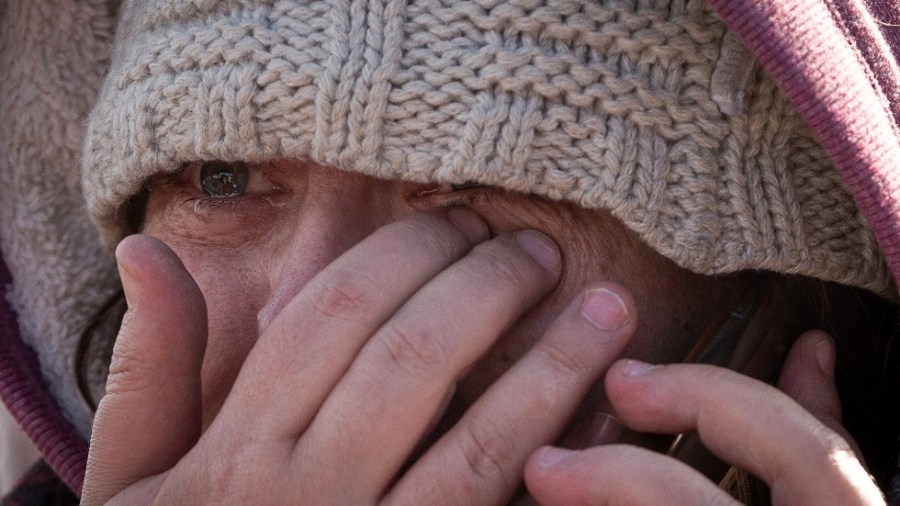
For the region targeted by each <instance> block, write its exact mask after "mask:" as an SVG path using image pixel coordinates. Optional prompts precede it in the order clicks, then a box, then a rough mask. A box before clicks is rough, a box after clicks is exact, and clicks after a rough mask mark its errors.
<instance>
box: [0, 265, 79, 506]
mask: <svg viewBox="0 0 900 506" xmlns="http://www.w3.org/2000/svg"><path fill="white" fill-rule="evenodd" d="M11 282H12V277H11V276H10V273H9V268H8V267H7V265H6V262H5V261H4V260H3V257H2V256H0V287H3V288H4V292H5V288H6V287H8V286H9V285H10V283H11ZM0 399H2V401H3V404H5V405H6V407H7V409H9V412H10V413H11V414H12V415H13V417H14V418H15V419H16V421H17V422H18V423H19V425H20V426H21V427H22V430H24V431H25V434H27V435H28V437H29V438H30V439H31V440H32V441H33V442H34V444H35V445H36V446H37V448H38V450H39V451H40V453H41V455H43V457H44V459H45V460H46V461H47V463H48V464H49V465H50V467H52V468H53V470H54V471H55V472H56V474H58V475H59V477H60V478H62V480H63V481H64V482H65V483H66V485H68V486H69V488H71V489H72V490H73V491H74V492H75V494H76V495H81V485H82V483H83V482H84V472H85V466H86V464H87V452H88V445H87V443H86V442H85V441H84V440H83V439H81V438H80V437H79V436H78V435H77V433H76V431H75V429H74V428H73V427H72V425H71V424H70V423H69V422H68V421H67V420H66V419H65V418H63V416H62V414H61V412H60V409H59V407H58V405H57V404H56V401H55V400H54V399H53V397H52V396H51V395H50V392H49V391H48V390H47V387H46V385H45V384H44V381H43V379H42V378H41V375H40V367H39V365H38V360H37V356H36V355H35V353H34V351H33V350H31V348H29V347H28V346H26V345H25V343H24V342H23V341H22V339H21V338H20V335H19V325H18V321H17V318H16V313H15V311H14V310H13V309H12V306H11V305H10V304H9V302H8V301H7V300H6V298H5V297H4V298H3V300H2V301H0Z"/></svg>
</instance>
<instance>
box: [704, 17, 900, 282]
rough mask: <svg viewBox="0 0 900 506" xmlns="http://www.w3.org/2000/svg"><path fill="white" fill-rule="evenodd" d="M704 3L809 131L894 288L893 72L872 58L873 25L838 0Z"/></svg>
mask: <svg viewBox="0 0 900 506" xmlns="http://www.w3.org/2000/svg"><path fill="white" fill-rule="evenodd" d="M710 3H711V4H712V6H713V8H715V9H716V10H717V11H718V13H719V15H720V16H721V17H722V18H723V19H724V20H725V21H726V22H727V23H728V24H729V25H730V26H731V28H732V29H734V30H735V31H736V32H737V33H738V34H739V35H740V36H741V38H742V39H743V40H744V43H745V44H746V45H747V47H748V49H749V50H750V51H751V52H752V53H753V54H754V55H755V56H756V58H757V59H758V60H759V61H760V63H761V64H762V65H763V67H764V68H765V69H766V70H767V71H768V72H769V73H770V74H771V75H772V77H773V78H774V79H775V80H776V81H777V82H778V84H779V85H780V86H781V88H782V89H783V90H784V92H785V93H786V94H787V95H788V97H790V99H791V100H792V101H793V102H794V104H795V105H796V107H797V108H798V110H799V111H800V113H801V114H802V115H803V117H804V118H805V119H806V121H807V123H809V124H810V126H811V127H812V128H813V130H814V131H815V132H816V134H817V135H818V138H819V141H820V142H821V143H822V145H823V146H824V147H825V149H826V150H827V151H828V153H829V154H830V155H831V157H832V159H833V160H834V162H835V164H836V166H837V169H838V170H839V171H840V173H841V175H842V176H843V177H844V181H845V183H846V185H847V187H848V189H849V190H850V192H851V193H852V194H853V196H854V197H855V198H856V200H857V202H858V203H859V206H860V209H861V210H862V212H863V213H864V214H865V215H866V217H867V218H868V219H869V223H870V224H871V225H872V228H873V229H874V231H875V237H876V239H877V240H878V243H879V245H880V246H881V248H882V250H883V251H884V253H885V256H886V257H887V262H888V267H889V268H890V270H891V272H892V273H893V275H894V281H895V282H896V283H897V284H898V286H900V134H898V130H897V128H898V126H897V123H896V121H895V116H894V112H895V111H894V110H892V104H891V100H889V98H888V97H892V96H896V95H895V94H896V92H897V91H896V90H897V89H898V88H897V80H898V75H897V71H896V69H897V66H896V62H893V61H891V60H890V59H889V58H890V55H891V53H890V52H889V51H888V52H886V53H880V54H881V55H882V59H881V60H877V59H876V58H875V55H877V54H879V53H878V50H882V49H888V50H889V49H890V48H889V47H888V45H887V42H886V41H885V40H884V38H883V36H882V34H881V32H880V31H879V30H878V29H877V26H876V24H875V22H874V20H873V19H872V18H871V17H870V16H868V13H867V12H864V11H860V10H859V9H857V8H856V7H854V6H852V5H849V4H850V3H851V2H846V5H844V4H842V5H840V6H837V5H836V4H839V3H841V2H839V0H828V1H825V2H823V1H820V0H754V1H752V2H748V1H746V0H710ZM847 15H852V16H853V19H850V20H847V19H845V18H844V16H847ZM857 16H858V17H857ZM847 21H849V22H847ZM847 26H852V27H853V35H854V36H856V37H858V38H855V39H854V38H853V37H851V36H850V29H848V28H847ZM863 35H864V36H863ZM867 58H868V59H867ZM896 106H897V104H894V107H896Z"/></svg>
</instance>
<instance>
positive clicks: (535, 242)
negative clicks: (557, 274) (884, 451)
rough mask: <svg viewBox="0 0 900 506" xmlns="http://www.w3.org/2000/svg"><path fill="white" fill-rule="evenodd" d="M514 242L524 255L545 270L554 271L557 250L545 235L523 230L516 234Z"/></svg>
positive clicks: (557, 259)
mask: <svg viewBox="0 0 900 506" xmlns="http://www.w3.org/2000/svg"><path fill="white" fill-rule="evenodd" d="M516 242H517V243H518V244H519V247H521V248H522V249H523V250H524V251H525V253H528V255H529V256H530V257H531V258H533V259H534V260H535V261H536V262H537V263H539V264H541V265H543V266H544V267H545V268H546V269H547V270H551V271H556V270H557V266H558V265H559V249H557V248H556V244H555V243H554V242H553V241H552V240H550V238H549V237H547V236H546V235H544V234H542V233H540V232H538V231H537V230H523V231H521V232H519V233H517V234H516Z"/></svg>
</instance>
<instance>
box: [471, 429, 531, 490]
mask: <svg viewBox="0 0 900 506" xmlns="http://www.w3.org/2000/svg"><path fill="white" fill-rule="evenodd" d="M458 442H459V445H460V451H461V452H462V455H463V457H464V458H465V461H466V464H467V466H466V470H467V473H466V478H465V480H466V481H467V482H469V484H470V485H472V486H473V488H477V487H478V484H482V485H484V484H488V485H492V484H495V483H496V482H497V481H498V480H499V481H500V482H501V483H502V484H503V485H506V486H509V485H512V484H513V482H514V472H515V469H518V465H517V460H516V459H515V451H516V446H515V443H514V441H513V438H512V436H511V435H510V433H509V432H508V431H505V430H503V429H501V428H500V427H498V426H496V425H494V424H491V423H485V422H482V423H479V424H476V425H473V426H470V427H466V428H463V429H462V430H461V435H460V438H459V439H458Z"/></svg>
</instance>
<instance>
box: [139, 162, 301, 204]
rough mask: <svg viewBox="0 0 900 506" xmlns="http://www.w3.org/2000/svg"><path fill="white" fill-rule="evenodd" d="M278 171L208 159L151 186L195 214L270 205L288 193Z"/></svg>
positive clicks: (192, 164)
mask: <svg viewBox="0 0 900 506" xmlns="http://www.w3.org/2000/svg"><path fill="white" fill-rule="evenodd" d="M277 176H278V171H277V170H275V169H273V168H272V167H270V166H268V165H263V164H261V165H257V164H250V163H246V162H242V161H224V160H207V161H197V162H191V163H187V164H185V165H184V166H182V167H181V169H180V170H178V171H177V172H175V173H174V174H172V175H168V176H165V177H163V178H161V179H159V180H157V181H155V182H154V183H153V184H151V188H152V190H153V191H155V192H160V193H166V194H169V195H172V196H175V195H177V196H178V198H177V199H175V200H176V201H177V203H179V204H182V206H179V207H183V205H189V206H190V207H191V208H192V209H193V210H194V211H196V212H197V213H206V212H208V211H210V210H211V209H238V208H241V209H244V208H247V207H248V206H249V207H254V206H257V207H258V206H260V205H267V204H273V203H275V202H277V201H278V200H279V198H280V197H281V196H282V195H284V194H286V193H288V188H287V187H286V186H285V185H283V184H280V183H279V182H277V181H279V178H278V177H277Z"/></svg>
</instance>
